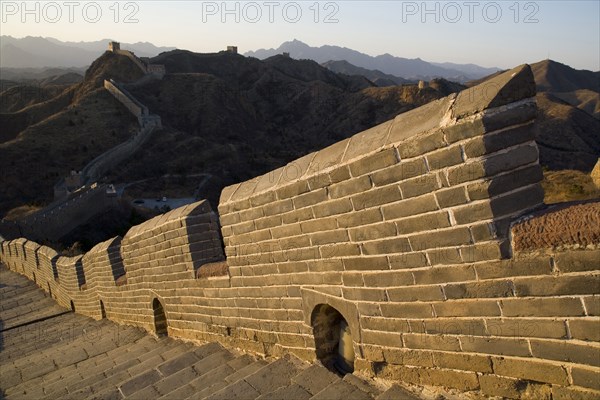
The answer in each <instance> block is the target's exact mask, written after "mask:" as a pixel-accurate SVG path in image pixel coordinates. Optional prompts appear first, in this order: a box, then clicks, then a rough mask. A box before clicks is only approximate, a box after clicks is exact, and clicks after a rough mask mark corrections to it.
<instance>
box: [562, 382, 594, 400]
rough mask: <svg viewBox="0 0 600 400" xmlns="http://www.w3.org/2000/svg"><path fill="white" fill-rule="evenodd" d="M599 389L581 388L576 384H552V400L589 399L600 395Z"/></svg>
mask: <svg viewBox="0 0 600 400" xmlns="http://www.w3.org/2000/svg"><path fill="white" fill-rule="evenodd" d="M599 392H600V391H598V390H589V389H583V388H579V387H576V386H568V387H563V386H557V385H554V386H552V400H589V399H596V398H598V397H599V396H600V393H599Z"/></svg>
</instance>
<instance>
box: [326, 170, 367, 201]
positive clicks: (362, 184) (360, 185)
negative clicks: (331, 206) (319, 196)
mask: <svg viewBox="0 0 600 400" xmlns="http://www.w3.org/2000/svg"><path fill="white" fill-rule="evenodd" d="M369 189H371V180H370V179H369V177H368V176H366V175H365V176H361V177H358V178H353V179H349V180H347V181H343V182H340V183H336V184H334V185H331V186H329V197H331V198H332V199H338V198H340V197H346V196H350V195H352V194H355V193H362V192H364V191H365V190H369Z"/></svg>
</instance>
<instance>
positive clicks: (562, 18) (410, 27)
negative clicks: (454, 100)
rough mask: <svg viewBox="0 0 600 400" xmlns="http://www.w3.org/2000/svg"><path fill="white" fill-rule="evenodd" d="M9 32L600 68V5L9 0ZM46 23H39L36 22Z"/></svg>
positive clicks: (201, 48) (210, 47)
mask: <svg viewBox="0 0 600 400" xmlns="http://www.w3.org/2000/svg"><path fill="white" fill-rule="evenodd" d="M0 3H1V11H2V15H1V18H2V25H1V33H2V34H3V35H11V36H14V37H24V36H44V37H46V36H51V37H55V38H57V39H60V40H65V41H67V40H68V41H92V40H99V39H105V38H111V39H114V40H118V41H121V42H138V41H148V42H151V43H154V44H156V45H162V46H174V47H178V48H182V49H188V50H192V51H197V52H212V51H218V50H221V49H224V48H225V47H226V46H227V45H237V46H238V47H239V51H240V52H242V53H243V52H245V51H248V50H256V49H258V48H271V47H278V46H279V45H280V44H281V43H282V42H284V41H288V40H292V39H298V40H301V41H303V42H305V43H307V44H309V45H311V46H321V45H325V44H331V45H338V46H344V47H349V48H352V49H355V50H359V51H361V52H364V53H367V54H370V55H379V54H384V53H389V54H392V55H395V56H400V57H406V58H417V57H418V58H421V59H424V60H427V61H434V62H454V63H475V64H478V65H482V66H486V67H492V66H495V67H500V68H509V67H513V66H516V65H518V64H522V63H525V62H527V63H532V62H536V61H540V60H543V59H546V58H551V59H553V60H556V61H559V62H562V63H565V64H568V65H570V66H572V67H574V68H578V69H590V70H595V71H597V70H600V1H598V0H590V1H515V0H509V1H462V0H461V1H439V2H422V1H314V0H311V1H270V0H266V1H227V2H223V1H129V2H126V1H122V2H115V1H96V2H93V1H54V2H26V3H25V6H23V2H21V1H4V0H2V1H1V2H0ZM36 19H37V21H36Z"/></svg>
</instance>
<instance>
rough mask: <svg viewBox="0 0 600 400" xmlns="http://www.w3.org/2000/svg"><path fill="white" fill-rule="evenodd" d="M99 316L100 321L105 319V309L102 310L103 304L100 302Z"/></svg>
mask: <svg viewBox="0 0 600 400" xmlns="http://www.w3.org/2000/svg"><path fill="white" fill-rule="evenodd" d="M100 315H101V316H102V319H104V318H106V309H105V308H104V303H103V302H102V300H100Z"/></svg>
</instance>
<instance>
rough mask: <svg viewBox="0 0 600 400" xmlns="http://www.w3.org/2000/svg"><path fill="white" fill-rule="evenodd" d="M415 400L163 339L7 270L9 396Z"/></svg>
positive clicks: (2, 281)
mask: <svg viewBox="0 0 600 400" xmlns="http://www.w3.org/2000/svg"><path fill="white" fill-rule="evenodd" d="M2 398H6V399H36V400H37V399H46V400H54V399H144V400H146V399H174V400H179V399H210V400H233V399H240V400H242V399H244V400H245V399H257V400H258V399H260V400H276V399H285V400H307V399H314V400H337V399H340V400H342V399H343V400H408V399H410V400H414V399H417V397H414V395H412V394H409V393H408V392H406V391H405V390H404V389H402V388H401V387H399V386H392V387H391V388H390V389H388V390H386V391H383V392H382V391H381V390H380V389H378V388H376V387H375V386H373V385H371V384H370V383H369V382H367V381H364V380H361V379H359V378H357V377H356V376H354V375H346V376H345V377H343V378H342V377H340V376H338V375H336V374H334V373H332V372H330V371H328V370H327V369H325V368H323V367H322V366H318V365H311V364H309V363H306V362H303V361H301V360H299V359H297V358H295V357H284V358H281V359H277V360H264V359H260V358H257V357H254V356H251V355H248V354H243V353H241V352H236V351H234V350H228V349H225V348H224V347H222V346H221V345H219V344H217V343H209V344H205V345H201V346H194V345H192V344H190V343H184V342H181V341H177V340H174V339H171V338H167V337H165V338H155V337H152V336H150V335H149V334H148V333H147V332H145V331H144V330H142V329H138V328H133V327H127V326H119V325H116V324H114V323H112V322H110V321H108V320H106V319H104V320H101V321H95V320H93V319H90V318H87V317H84V316H81V315H78V314H74V313H71V312H69V311H68V310H66V309H64V308H62V307H59V306H57V305H56V303H55V302H54V301H53V300H51V299H50V298H48V297H47V296H46V295H45V293H44V292H43V291H42V290H41V289H38V288H37V287H36V286H35V284H34V283H33V282H30V281H29V280H28V279H27V278H25V277H23V276H20V275H18V274H16V273H13V272H11V271H9V270H8V269H6V268H5V267H4V266H0V399H2Z"/></svg>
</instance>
